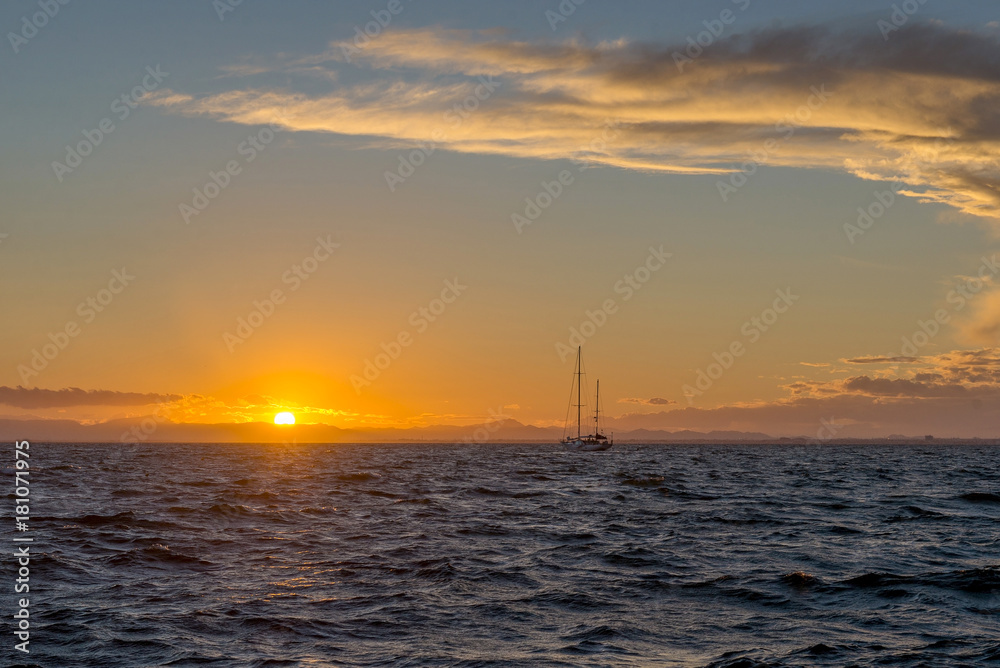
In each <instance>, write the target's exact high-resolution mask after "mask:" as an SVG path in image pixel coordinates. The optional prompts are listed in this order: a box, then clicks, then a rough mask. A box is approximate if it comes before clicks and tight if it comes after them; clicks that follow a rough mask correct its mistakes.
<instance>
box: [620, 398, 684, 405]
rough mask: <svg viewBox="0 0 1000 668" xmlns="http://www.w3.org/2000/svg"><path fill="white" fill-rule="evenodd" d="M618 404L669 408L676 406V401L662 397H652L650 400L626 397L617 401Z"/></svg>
mask: <svg viewBox="0 0 1000 668" xmlns="http://www.w3.org/2000/svg"><path fill="white" fill-rule="evenodd" d="M618 403H620V404H641V405H643V406H670V405H672V404H676V403H677V402H676V401H673V400H672V399H664V398H662V397H653V398H651V399H639V398H635V397H628V398H625V399H619V400H618Z"/></svg>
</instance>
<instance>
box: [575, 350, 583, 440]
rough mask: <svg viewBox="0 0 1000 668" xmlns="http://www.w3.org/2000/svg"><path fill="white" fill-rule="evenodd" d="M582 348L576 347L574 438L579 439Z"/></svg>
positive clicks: (581, 404) (581, 403) (581, 402)
mask: <svg viewBox="0 0 1000 668" xmlns="http://www.w3.org/2000/svg"><path fill="white" fill-rule="evenodd" d="M582 351H583V346H577V347H576V437H577V438H580V434H581V433H582V432H581V431H580V407H581V406H583V401H582V400H581V394H580V378H581V376H583V366H582V365H581V364H580V361H581V359H582V357H581V355H582Z"/></svg>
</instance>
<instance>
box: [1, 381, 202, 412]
mask: <svg viewBox="0 0 1000 668" xmlns="http://www.w3.org/2000/svg"><path fill="white" fill-rule="evenodd" d="M181 398H182V397H181V396H180V395H179V394H155V393H147V394H142V393H139V392H114V391H112V390H81V389H80V388H78V387H67V388H64V389H61V390H43V389H39V388H27V387H20V386H18V387H6V386H3V387H0V404H3V405H6V406H15V407H17V408H27V409H39V408H66V407H69V406H146V405H149V404H155V403H162V402H169V401H177V400H179V399H181Z"/></svg>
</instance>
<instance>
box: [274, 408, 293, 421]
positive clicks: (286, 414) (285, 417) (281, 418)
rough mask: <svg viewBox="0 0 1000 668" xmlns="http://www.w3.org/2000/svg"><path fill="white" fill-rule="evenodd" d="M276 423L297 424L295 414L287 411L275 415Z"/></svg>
mask: <svg viewBox="0 0 1000 668" xmlns="http://www.w3.org/2000/svg"><path fill="white" fill-rule="evenodd" d="M274 424H295V416H294V415H292V414H291V413H289V412H288V411H285V412H284V413H278V414H277V415H275V416H274Z"/></svg>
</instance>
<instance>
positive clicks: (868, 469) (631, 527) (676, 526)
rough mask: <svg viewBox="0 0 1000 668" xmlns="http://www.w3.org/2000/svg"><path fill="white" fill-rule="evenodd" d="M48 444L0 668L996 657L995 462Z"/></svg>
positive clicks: (953, 455) (508, 448) (824, 452)
mask: <svg viewBox="0 0 1000 668" xmlns="http://www.w3.org/2000/svg"><path fill="white" fill-rule="evenodd" d="M30 453H31V459H30V463H31V468H30V479H31V482H30V503H31V514H30V520H29V522H27V526H28V527H29V528H28V530H27V531H25V532H17V531H15V530H14V529H13V525H14V522H13V511H12V510H11V507H12V506H13V500H14V498H15V495H14V481H13V476H12V475H10V474H9V473H7V474H5V475H4V477H3V478H2V480H3V481H4V484H5V485H6V487H7V492H5V493H6V494H7V499H8V510H9V511H10V512H8V513H7V517H8V520H7V521H5V522H4V524H5V525H7V526H5V527H4V530H3V531H4V533H3V536H2V540H4V541H5V546H4V549H3V551H4V552H5V553H6V554H7V556H6V557H5V558H4V559H3V560H2V563H3V564H4V566H3V573H4V576H3V577H4V579H5V580H6V581H7V583H6V584H4V585H3V587H2V588H3V591H4V594H3V596H2V602H3V605H4V613H3V618H4V619H5V620H6V621H5V622H4V623H3V625H2V626H3V627H5V628H3V629H2V630H3V632H2V634H0V637H2V638H4V640H3V643H4V645H5V646H4V647H3V649H2V650H0V656H4V657H6V658H5V659H4V660H3V661H2V662H0V663H3V665H7V666H43V667H45V668H64V667H65V668H83V667H90V666H93V667H95V668H108V667H113V668H131V667H138V666H220V667H222V666H239V667H256V666H260V667H263V666H269V667H270V666H276V667H277V666H281V667H284V666H289V667H291V666H303V667H318V666H711V667H714V668H723V667H725V668H756V667H764V666H935V667H936V666H986V665H998V664H1000V616H998V613H1000V524H998V519H1000V458H998V455H1000V448H997V447H991V446H977V445H958V446H955V445H936V444H921V445H910V446H900V445H892V446H888V445H886V446H882V445H877V446H876V445H832V444H825V445H824V444H819V445H782V444H775V445H759V444H753V445H748V444H734V445H697V444H693V445H675V444H671V445H617V446H616V447H615V448H614V449H613V450H610V451H608V452H598V453H571V452H566V451H563V450H561V449H560V448H559V447H558V446H556V445H537V444H534V445H533V444H503V443H484V444H478V445H454V444H379V445H371V444H357V445H351V444H320V445H303V444H283V445H282V444H268V445H263V444H261V445H252V444H250V445H247V444H240V445H234V444H228V445H212V444H197V445H195V444H186V445H184V444H176V445H171V444H135V445H122V444H111V445H100V444H44V443H32V445H31V450H30ZM11 458H12V459H13V457H11ZM19 536H20V537H27V536H30V537H31V538H32V542H31V543H30V546H31V547H30V551H31V559H30V607H29V610H30V645H29V647H30V652H29V653H27V654H26V653H23V652H20V651H17V650H15V649H14V644H15V643H17V642H19V641H18V640H17V639H16V636H15V635H14V630H16V629H15V623H16V621H17V620H12V615H13V611H14V610H15V605H16V599H17V598H19V597H20V596H23V595H19V596H14V595H13V594H12V593H11V592H12V587H13V580H14V577H15V572H16V568H17V567H16V565H15V558H13V557H11V556H10V555H11V553H12V551H13V547H12V546H13V545H14V543H12V540H13V538H15V537H19Z"/></svg>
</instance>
